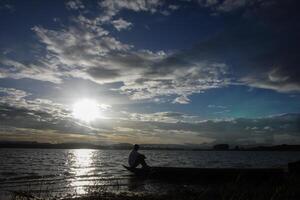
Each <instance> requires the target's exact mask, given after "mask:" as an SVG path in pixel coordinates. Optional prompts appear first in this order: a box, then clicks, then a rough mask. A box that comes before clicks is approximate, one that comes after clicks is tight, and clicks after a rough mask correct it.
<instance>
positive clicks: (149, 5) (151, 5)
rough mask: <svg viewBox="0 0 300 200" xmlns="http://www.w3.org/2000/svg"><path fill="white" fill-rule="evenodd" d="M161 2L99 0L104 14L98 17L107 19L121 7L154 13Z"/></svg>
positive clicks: (149, 0) (147, 0)
mask: <svg viewBox="0 0 300 200" xmlns="http://www.w3.org/2000/svg"><path fill="white" fill-rule="evenodd" d="M162 4H163V2H162V1H160V0H136V1H131V0H104V1H101V2H99V6H100V7H101V8H102V9H103V10H104V14H103V15H102V16H101V17H100V18H101V21H109V20H111V18H112V17H114V16H116V15H117V14H118V13H119V12H120V11H121V10H123V9H124V10H131V11H135V12H140V11H145V12H150V13H155V12H157V9H158V8H159V7H160V6H162Z"/></svg>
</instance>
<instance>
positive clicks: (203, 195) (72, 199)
mask: <svg viewBox="0 0 300 200" xmlns="http://www.w3.org/2000/svg"><path fill="white" fill-rule="evenodd" d="M86 191H87V194H86V195H84V196H78V195H76V194H69V195H68V194H66V195H65V196H64V197H58V196H57V197H55V196H51V195H49V194H43V195H44V196H43V195H41V193H40V195H35V196H34V195H33V194H31V193H29V192H14V193H13V196H12V198H11V200H38V199H41V200H58V199H60V200H167V199H170V200H198V199H199V200H211V199H212V200H214V199H218V200H219V199H220V200H298V199H300V180H299V177H294V176H290V177H287V178H286V179H285V180H284V181H280V182H279V181H275V180H266V181H262V182H259V183H253V182H251V183H250V182H247V180H240V179H237V180H234V181H231V182H227V183H218V184H207V185H190V186H186V185H185V184H176V185H175V186H174V188H170V189H168V191H166V192H164V193H163V194H155V193H142V192H140V193H134V192H110V189H109V188H108V187H106V186H103V185H94V186H92V187H90V188H88V189H87V190H86Z"/></svg>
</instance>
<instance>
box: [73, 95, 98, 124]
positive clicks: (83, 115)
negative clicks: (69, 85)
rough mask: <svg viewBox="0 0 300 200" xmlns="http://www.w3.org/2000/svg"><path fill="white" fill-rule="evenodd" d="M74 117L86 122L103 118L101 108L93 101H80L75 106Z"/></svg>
mask: <svg viewBox="0 0 300 200" xmlns="http://www.w3.org/2000/svg"><path fill="white" fill-rule="evenodd" d="M73 116H74V117H75V118H77V119H80V120H82V121H85V122H90V121H93V120H95V119H96V118H99V117H101V110H100V106H99V105H98V104H97V102H96V101H94V100H91V99H84V100H80V101H78V102H76V103H74V104H73Z"/></svg>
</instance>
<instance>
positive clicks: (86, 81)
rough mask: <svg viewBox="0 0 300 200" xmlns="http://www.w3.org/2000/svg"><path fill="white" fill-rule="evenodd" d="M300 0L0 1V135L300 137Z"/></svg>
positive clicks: (154, 140) (278, 140)
mask: <svg viewBox="0 0 300 200" xmlns="http://www.w3.org/2000/svg"><path fill="white" fill-rule="evenodd" d="M299 4H300V2H299V1H297V0H285V1H281V0H93V1H87V0H86V1H84V0H68V1H62V0H52V1H42V0H31V1H30V0H27V1H22V0H11V1H10V0H0V27H1V31H0V141H35V142H49V143H65V142H88V143H93V144H115V143H140V144H197V145H213V144H218V143H228V144H232V145H277V144H299V143H300V78H299V77H300V67H299V64H300V61H299V47H300V38H299V37H300V14H299V11H298V9H299V6H300V5H299Z"/></svg>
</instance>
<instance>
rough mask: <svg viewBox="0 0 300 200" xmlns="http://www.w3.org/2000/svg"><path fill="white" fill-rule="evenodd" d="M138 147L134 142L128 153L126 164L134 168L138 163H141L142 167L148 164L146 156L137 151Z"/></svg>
mask: <svg viewBox="0 0 300 200" xmlns="http://www.w3.org/2000/svg"><path fill="white" fill-rule="evenodd" d="M139 148H140V146H139V145H137V144H135V145H134V146H133V150H132V151H131V152H130V154H129V157H128V164H129V166H130V167H131V168H135V167H137V166H138V165H139V164H141V165H142V166H143V167H148V165H147V164H146V162H145V158H146V157H145V156H144V155H143V154H140V153H139V152H138V150H139Z"/></svg>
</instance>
